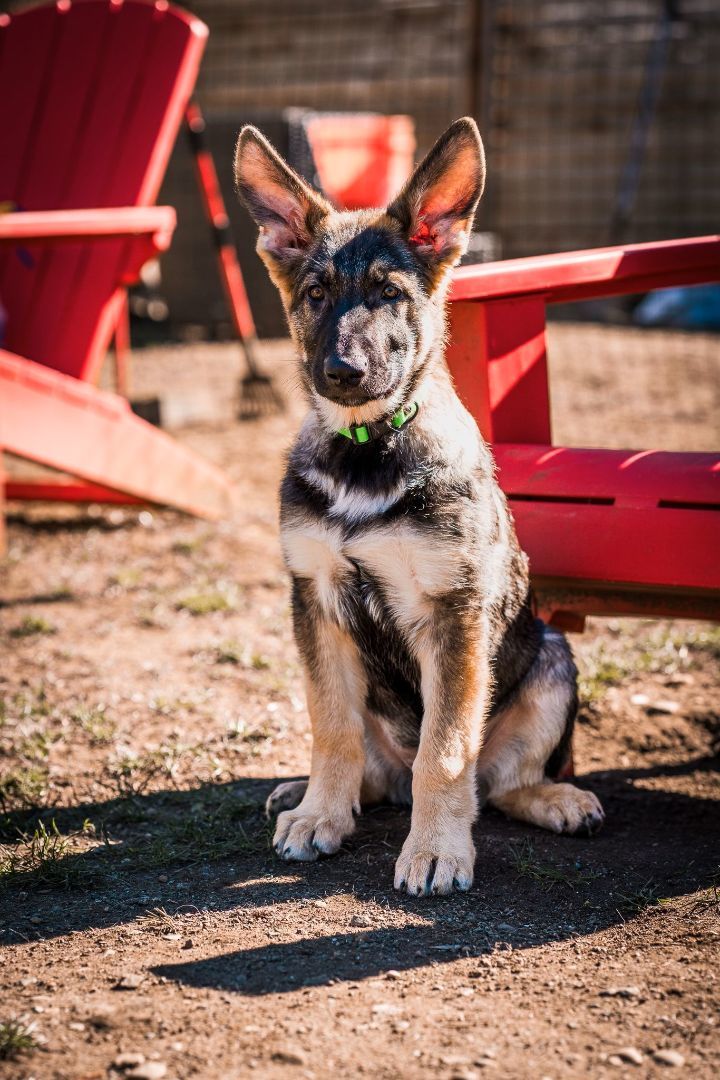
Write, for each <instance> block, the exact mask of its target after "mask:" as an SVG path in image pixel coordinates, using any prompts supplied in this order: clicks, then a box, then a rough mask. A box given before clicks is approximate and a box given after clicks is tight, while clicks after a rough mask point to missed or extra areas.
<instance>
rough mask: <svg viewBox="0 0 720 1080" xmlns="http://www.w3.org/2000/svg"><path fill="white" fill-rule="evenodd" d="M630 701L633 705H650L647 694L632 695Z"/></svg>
mask: <svg viewBox="0 0 720 1080" xmlns="http://www.w3.org/2000/svg"><path fill="white" fill-rule="evenodd" d="M630 700H631V701H632V703H633V705H649V704H650V698H649V697H648V696H647V694H633V695H632V697H631V698H630Z"/></svg>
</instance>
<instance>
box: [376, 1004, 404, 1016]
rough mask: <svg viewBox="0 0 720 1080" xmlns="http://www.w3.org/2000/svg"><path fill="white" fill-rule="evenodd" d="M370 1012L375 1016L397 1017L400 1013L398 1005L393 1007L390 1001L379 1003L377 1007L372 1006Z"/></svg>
mask: <svg viewBox="0 0 720 1080" xmlns="http://www.w3.org/2000/svg"><path fill="white" fill-rule="evenodd" d="M371 1012H372V1013H373V1014H374V1015H375V1016H397V1015H398V1013H401V1012H402V1009H401V1008H400V1006H399V1005H393V1004H392V1002H390V1001H381V1002H380V1004H378V1005H373V1007H372V1010H371Z"/></svg>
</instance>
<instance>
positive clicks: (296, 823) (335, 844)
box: [273, 803, 355, 862]
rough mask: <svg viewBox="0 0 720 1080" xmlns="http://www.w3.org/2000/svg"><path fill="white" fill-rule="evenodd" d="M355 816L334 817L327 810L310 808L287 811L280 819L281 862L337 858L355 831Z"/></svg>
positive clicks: (277, 840)
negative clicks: (337, 853)
mask: <svg viewBox="0 0 720 1080" xmlns="http://www.w3.org/2000/svg"><path fill="white" fill-rule="evenodd" d="M354 827H355V823H354V821H353V817H352V812H350V813H349V815H348V816H345V815H342V814H331V813H329V812H328V811H327V809H325V808H318V807H311V806H306V805H305V804H304V803H300V805H299V806H298V807H297V809H295V810H285V811H284V813H282V814H280V815H279V817H278V819H277V828H276V829H275V837H274V839H273V845H274V847H275V851H276V852H277V853H278V855H279V856H280V858H281V859H286V860H287V861H289V862H290V861H293V860H294V861H297V862H313V861H314V860H315V859H317V857H318V855H334V854H335V852H336V851H339V849H340V845H341V844H342V842H343V840H344V839H345V837H346V836H349V834H350V833H351V832H352V831H353V829H354Z"/></svg>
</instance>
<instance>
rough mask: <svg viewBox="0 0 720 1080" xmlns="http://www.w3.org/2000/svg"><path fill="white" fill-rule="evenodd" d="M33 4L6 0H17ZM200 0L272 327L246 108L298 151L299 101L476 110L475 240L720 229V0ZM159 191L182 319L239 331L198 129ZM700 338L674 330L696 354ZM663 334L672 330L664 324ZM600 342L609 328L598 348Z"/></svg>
mask: <svg viewBox="0 0 720 1080" xmlns="http://www.w3.org/2000/svg"><path fill="white" fill-rule="evenodd" d="M21 6H26V4H24V3H22V4H19V3H7V2H3V0H0V10H3V9H6V10H7V9H10V10H12V9H16V8H18V7H21ZM189 6H191V7H192V9H193V10H194V11H195V12H196V13H197V14H198V15H199V16H200V17H201V18H202V19H203V20H204V21H205V22H206V23H207V24H208V26H209V28H210V37H209V42H208V46H207V52H206V55H205V58H204V61H203V65H202V70H201V74H200V80H199V83H198V96H199V100H200V103H201V105H202V106H203V109H204V112H205V115H206V119H207V121H208V137H209V141H210V145H211V147H212V149H213V152H214V154H215V156H216V159H217V165H218V171H219V174H220V180H221V184H222V186H223V190H224V195H225V200H226V203H227V204H228V208H229V209H230V214H231V224H232V229H233V232H234V234H235V238H236V241H237V244H238V248H239V250H240V253H241V258H242V259H243V261H244V266H245V269H246V271H247V277H248V288H249V291H250V294H251V301H253V303H254V305H255V306H256V307H257V309H258V310H257V321H258V323H259V325H260V328H261V332H262V333H263V335H265V336H268V335H270V336H276V335H278V334H281V333H283V332H284V324H283V320H282V312H281V310H280V307H279V304H278V302H277V300H276V298H275V295H274V293H273V292H272V290H271V288H270V286H269V285H267V283H266V282H265V279H264V276H263V273H262V271H261V270H260V268H259V266H258V264H257V263H256V261H255V256H254V254H253V251H252V249H253V246H254V230H253V229H251V227H250V226H249V224H248V222H247V221H246V220H245V219H244V217H243V213H242V211H241V210H240V209H238V208H237V207H236V204H235V199H234V194H233V190H232V176H231V158H232V149H233V142H234V135H235V133H236V131H237V129H238V127H239V126H240V125H241V124H242V123H243V122H244V121H246V120H248V119H252V120H254V121H255V122H258V123H260V125H261V126H266V129H267V130H268V131H269V132H270V134H271V136H272V137H273V138H274V139H275V140H276V141H278V140H280V142H279V143H278V145H279V146H280V149H281V150H283V149H285V150H286V152H289V150H290V148H291V141H292V140H291V138H290V136H289V135H288V136H287V147H286V148H284V147H283V146H282V145H281V141H282V138H283V137H284V136H283V131H284V130H285V129H284V127H283V125H285V127H287V126H288V125H290V127H291V119H290V118H289V117H290V112H291V111H292V110H302V109H309V110H318V111H321V112H328V111H330V112H344V111H348V112H362V111H371V112H379V113H384V114H397V113H406V114H408V115H409V116H411V117H412V119H413V121H414V124H415V130H416V136H417V146H418V153H422V152H423V151H425V150H426V149H427V148H428V147H429V145H430V144H431V143H432V141H433V139H434V138H435V137H436V136H437V135H439V134H440V132H441V131H442V130H443V129H444V127H445V126H446V125H447V124H448V123H449V122H450V121H452V120H453V119H454V118H455V117H457V116H459V115H462V114H463V113H468V112H469V113H472V114H474V115H476V116H477V118H478V120H479V122H480V124H481V128H482V131H483V137H484V140H485V144H486V149H487V156H488V185H487V191H486V195H485V198H484V199H483V202H482V204H481V209H480V212H479V214H478V219H477V229H478V236H480V237H482V240H481V241H480V242H475V243H474V244H473V246H472V251H471V255H470V257H471V258H472V259H481V258H486V257H488V256H490V257H495V258H497V257H502V258H512V257H517V256H524V255H533V254H537V253H543V252H551V251H560V250H568V249H574V248H582V247H594V246H601V245H606V244H610V243H616V242H634V241H643V240H659V239H666V238H671V237H677V236H691V235H700V234H703V233H710V232H714V231H716V230H717V222H718V219H719V218H720V76H719V75H718V66H717V57H718V55H720V4H718V2H717V0H365V2H364V3H363V4H358V3H356V2H355V0H333V3H332V4H317V3H316V2H314V0H313V2H310V0H265V2H264V3H262V4H259V3H257V0H189ZM161 199H163V200H165V201H168V202H170V203H172V204H173V205H175V206H176V207H177V208H178V214H179V225H178V230H177V232H176V234H175V238H174V242H173V246H172V248H171V250H170V252H169V254H168V255H167V257H166V258H165V260H164V269H163V289H164V291H165V294H166V297H167V301H168V306H169V312H170V326H171V328H173V329H175V330H176V329H177V328H179V327H181V326H182V324H188V323H190V324H197V332H198V333H200V332H203V329H202V328H204V332H207V331H208V329H209V331H210V332H211V333H213V332H214V333H218V332H219V333H220V334H222V333H224V332H225V329H226V328H227V325H228V322H229V320H228V318H227V312H226V310H225V302H224V298H223V293H222V289H221V286H220V281H219V278H218V275H217V272H216V269H215V263H214V253H213V246H212V240H211V237H210V234H209V232H208V229H207V224H206V221H205V219H204V216H203V211H202V206H201V203H200V200H199V198H198V195H197V190H196V188H195V180H194V175H193V169H192V165H191V162H190V158H189V152H188V150H187V148H186V146H185V143H184V140H181V141H180V142H179V144H178V148H177V150H176V154H175V156H174V159H173V161H172V163H171V167H170V170H169V175H168V180H167V183H166V185H165V188H164V190H163V192H162V194H161ZM715 310H716V315H715V318H716V325H717V321H720V320H718V317H717V305H716V309H715ZM562 314H563V315H564V317H565V319H567V318H572V319H573V321H574V322H575V323H577V320H578V319H580V318H582V319H588V318H591V319H594V320H596V321H607V320H612V321H614V322H616V323H617V322H620V323H625V324H630V323H632V322H633V320H635V318H636V312H635V306H634V303H633V304H630V305H622V304H614V305H610V306H608V305H605V306H600V307H597V306H596V307H592V308H587V307H584V308H581V309H575V310H573V311H570V312H567V311H566V312H564V313H562ZM702 325H705V326H707V325H708V324H707V321H706V322H705V324H702ZM613 340H614V341H615V340H616V339H613ZM646 340H648V341H650V337H649V336H648V337H647V338H646ZM687 340H688V339H687V335H683V334H682V333H681V334H674V335H670V334H668V335H666V341H667V348H669V349H671V350H672V351H673V355H675V356H676V357H677V364H678V365H682V363H683V358H684V352H683V348H684V346H683V342H687ZM701 340H702V349H703V350H704V355H705V356H706V358H707V364H708V365H709V366H712V365H713V364H717V363H718V355H717V354H718V346H717V342H718V338H717V336H715V335H713V334H706V335H705V336H704V337H702V339H701V338H700V337H698V339H697V344H696V346H693V348H694V352H693V355H694V357H695V358H696V359H697V349H698V348H700V342H701ZM653 342H654V345H653V347H657V339H656V337H653ZM600 347H601V345H600V338H599V337H598V336H597V335H595V336H594V337H593V338H592V341H589V343H588V348H593V349H595V350H597V349H598V348H600ZM613 347H615V346H613Z"/></svg>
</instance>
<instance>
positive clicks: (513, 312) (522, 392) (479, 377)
mask: <svg viewBox="0 0 720 1080" xmlns="http://www.w3.org/2000/svg"><path fill="white" fill-rule="evenodd" d="M473 309H475V311H474V312H473ZM447 360H448V364H449V366H450V370H451V372H452V375H453V378H454V380H455V385H456V387H457V390H458V393H459V394H460V398H461V399H462V401H463V402H464V404H465V405H466V407H467V408H468V409H469V410H470V412H472V413H473V415H475V418H476V420H477V421H478V425H479V427H480V430H481V431H482V433H483V435H484V436H485V438H486V439H489V440H491V441H501V442H513V441H516V440H520V439H522V441H523V442H529V443H534V442H537V443H548V442H549V441H550V399H549V391H548V376H547V360H546V353H545V305H544V304H543V302H542V300H541V299H538V298H536V297H532V298H530V299H529V300H521V301H517V300H499V301H493V302H491V303H484V304H474V303H468V302H456V303H454V304H452V305H451V307H450V344H449V346H448V350H447ZM488 410H489V411H488Z"/></svg>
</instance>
